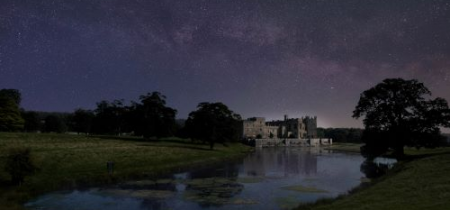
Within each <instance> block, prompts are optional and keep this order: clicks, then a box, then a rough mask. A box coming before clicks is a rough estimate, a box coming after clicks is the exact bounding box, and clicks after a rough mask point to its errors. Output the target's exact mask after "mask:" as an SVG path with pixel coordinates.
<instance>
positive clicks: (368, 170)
mask: <svg viewBox="0 0 450 210" xmlns="http://www.w3.org/2000/svg"><path fill="white" fill-rule="evenodd" d="M360 169H361V172H362V173H364V174H365V175H366V177H367V178H369V179H373V178H378V177H380V176H382V175H384V174H386V172H387V170H388V169H389V165H388V164H383V163H375V162H374V161H373V160H372V159H366V160H365V161H364V162H363V163H362V164H361V167H360Z"/></svg>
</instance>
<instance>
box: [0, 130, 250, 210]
mask: <svg viewBox="0 0 450 210" xmlns="http://www.w3.org/2000/svg"><path fill="white" fill-rule="evenodd" d="M0 137H1V138H0V139H1V140H0V147H2V146H4V147H3V148H2V149H0V152H1V153H3V154H6V153H5V152H7V151H8V148H11V147H24V146H27V147H29V148H31V151H32V154H33V156H34V158H35V160H36V163H37V166H38V167H39V168H40V170H39V171H38V172H37V173H36V174H35V175H32V176H29V177H27V178H26V182H25V184H24V185H22V186H12V185H8V183H7V179H8V176H7V174H6V172H4V171H3V170H4V168H3V167H2V164H3V162H4V161H3V160H2V159H0V166H1V167H2V168H0V184H1V188H0V209H25V208H24V207H23V204H24V203H25V202H27V201H29V200H32V199H33V198H36V197H37V196H39V195H42V194H45V193H47V192H51V191H55V190H66V189H76V188H83V187H86V186H92V185H104V184H113V183H117V182H121V181H125V180H133V179H141V178H153V177H156V176H160V175H164V174H167V173H172V172H174V171H182V170H186V169H189V168H192V167H198V166H201V165H208V164H215V163H218V162H222V161H232V160H233V159H239V158H242V157H244V156H246V155H247V154H248V153H249V152H251V151H252V149H253V148H251V147H248V146H245V145H242V144H240V143H229V144H228V145H227V146H224V145H221V144H216V146H215V148H214V150H210V149H209V145H203V144H196V143H192V142H191V141H189V140H183V139H177V138H167V139H162V140H159V141H143V140H141V139H137V138H136V139H135V138H121V137H118V138H111V137H98V136H87V137H86V136H77V135H75V136H74V135H68V134H27V133H0ZM8 144H15V145H14V146H11V145H8ZM7 145H8V146H7ZM72 156H73V157H72ZM94 160H95V161H94ZM109 160H113V161H115V169H114V173H113V174H112V175H109V174H108V172H107V170H106V162H107V161H109Z"/></svg>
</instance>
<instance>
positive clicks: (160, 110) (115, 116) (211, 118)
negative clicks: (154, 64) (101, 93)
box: [0, 89, 241, 149]
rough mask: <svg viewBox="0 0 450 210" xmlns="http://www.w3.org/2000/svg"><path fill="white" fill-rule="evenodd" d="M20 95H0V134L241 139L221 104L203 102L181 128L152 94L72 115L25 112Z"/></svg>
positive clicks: (157, 95) (236, 118)
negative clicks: (31, 133)
mask: <svg viewBox="0 0 450 210" xmlns="http://www.w3.org/2000/svg"><path fill="white" fill-rule="evenodd" d="M20 102H21V94H20V92H19V91H18V90H15V89H2V90H0V131H10V132H18V131H22V132H55V133H65V132H76V133H78V134H85V135H132V136H141V137H142V138H144V139H147V140H150V139H160V138H163V137H172V136H178V137H183V138H191V139H193V140H198V141H200V142H203V143H208V144H209V145H210V147H211V149H212V148H213V147H214V144H215V143H225V142H231V141H239V140H240V133H239V131H240V128H239V126H240V120H241V116H240V115H239V114H236V113H234V112H233V111H232V110H230V109H229V108H228V107H227V106H226V105H225V104H223V103H221V102H215V103H210V102H202V103H199V105H198V106H197V109H196V110H194V111H192V112H191V113H190V114H189V117H188V119H187V120H186V121H185V123H184V125H183V124H180V123H177V120H176V114H177V110H176V109H174V108H171V107H169V106H167V104H166V96H164V95H163V94H161V93H159V92H151V93H147V94H144V95H141V96H140V97H139V100H138V101H131V102H128V103H126V102H125V101H124V100H113V101H105V100H103V101H100V102H98V103H97V104H96V108H95V109H94V110H87V109H81V108H80V109H76V110H75V111H74V112H72V113H51V112H36V111H26V110H24V109H21V108H20Z"/></svg>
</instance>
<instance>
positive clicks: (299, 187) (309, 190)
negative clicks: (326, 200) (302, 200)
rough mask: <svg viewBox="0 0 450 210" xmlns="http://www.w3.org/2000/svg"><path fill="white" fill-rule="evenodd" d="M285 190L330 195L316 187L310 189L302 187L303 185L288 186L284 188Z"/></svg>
mask: <svg viewBox="0 0 450 210" xmlns="http://www.w3.org/2000/svg"><path fill="white" fill-rule="evenodd" d="M282 189H284V190H292V191H296V192H303V193H328V191H326V190H322V189H318V188H315V187H309V186H302V185H295V186H288V187H283V188H282Z"/></svg>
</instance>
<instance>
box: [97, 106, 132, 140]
mask: <svg viewBox="0 0 450 210" xmlns="http://www.w3.org/2000/svg"><path fill="white" fill-rule="evenodd" d="M127 111H128V110H127V107H126V106H124V105H123V100H114V101H113V102H108V101H100V102H99V103H97V109H95V111H94V113H95V118H94V120H93V125H92V131H93V132H94V133H97V134H114V135H120V133H122V132H123V130H122V128H123V124H124V115H125V113H126V112H127Z"/></svg>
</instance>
